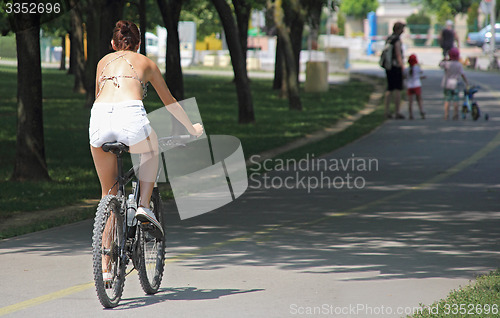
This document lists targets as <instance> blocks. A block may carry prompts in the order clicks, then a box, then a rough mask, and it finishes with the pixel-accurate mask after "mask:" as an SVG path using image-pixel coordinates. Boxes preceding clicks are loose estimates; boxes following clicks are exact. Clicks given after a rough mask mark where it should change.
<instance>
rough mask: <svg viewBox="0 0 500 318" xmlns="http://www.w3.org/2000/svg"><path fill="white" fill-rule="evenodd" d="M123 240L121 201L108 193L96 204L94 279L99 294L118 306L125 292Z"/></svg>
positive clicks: (107, 304) (106, 303) (104, 302)
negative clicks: (121, 247)
mask: <svg viewBox="0 0 500 318" xmlns="http://www.w3.org/2000/svg"><path fill="white" fill-rule="evenodd" d="M122 241H123V217H122V216H121V215H120V202H119V201H118V199H117V198H116V196H114V195H107V196H105V197H104V198H103V199H102V200H101V201H100V202H99V206H98V207H97V212H96V216H95V221H94V234H93V237H92V259H93V267H94V283H95V288H96V291H97V297H98V298H99V301H100V303H101V304H102V305H103V306H104V307H106V308H112V307H116V306H117V305H118V302H119V301H120V298H121V296H122V292H123V285H124V283H125V266H126V264H125V263H124V261H123V259H122V258H121V257H120V254H121V253H120V244H121V242H122ZM105 272H107V273H105ZM104 275H106V276H107V277H106V278H107V279H105V278H104V277H103V276H104Z"/></svg>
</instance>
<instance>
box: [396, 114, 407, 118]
mask: <svg viewBox="0 0 500 318" xmlns="http://www.w3.org/2000/svg"><path fill="white" fill-rule="evenodd" d="M396 119H405V116H403V115H402V114H400V113H397V114H396Z"/></svg>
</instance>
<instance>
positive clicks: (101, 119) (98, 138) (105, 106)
mask: <svg viewBox="0 0 500 318" xmlns="http://www.w3.org/2000/svg"><path fill="white" fill-rule="evenodd" d="M150 134H151V126H150V124H149V120H148V117H147V115H146V110H145V109H144V105H143V104H142V101H141V100H129V101H124V102H119V103H94V106H92V110H91V112H90V124H89V139H90V144H91V145H92V146H93V147H97V148H98V147H101V146H102V145H103V144H104V143H106V142H114V141H118V142H121V143H124V144H126V145H127V146H130V145H135V144H136V143H138V142H140V141H143V140H144V139H146V138H147V137H148V136H149V135H150Z"/></svg>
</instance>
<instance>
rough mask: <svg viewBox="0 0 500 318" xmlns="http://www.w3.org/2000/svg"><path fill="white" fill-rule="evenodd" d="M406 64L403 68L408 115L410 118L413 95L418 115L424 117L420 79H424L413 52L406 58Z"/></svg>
mask: <svg viewBox="0 0 500 318" xmlns="http://www.w3.org/2000/svg"><path fill="white" fill-rule="evenodd" d="M408 64H410V67H409V68H407V69H405V78H406V87H407V89H408V90H407V94H408V111H409V115H410V119H413V109H412V104H413V95H415V96H416V99H417V103H418V108H419V110H420V117H421V118H422V119H425V113H424V109H423V107H422V82H421V81H420V80H421V79H424V78H425V76H423V75H422V74H423V72H422V69H421V68H420V65H419V64H418V60H417V56H416V55H415V54H412V55H410V57H409V58H408Z"/></svg>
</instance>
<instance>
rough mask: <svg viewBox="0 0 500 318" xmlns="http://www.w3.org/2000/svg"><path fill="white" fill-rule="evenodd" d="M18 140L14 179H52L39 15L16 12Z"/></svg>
mask: <svg viewBox="0 0 500 318" xmlns="http://www.w3.org/2000/svg"><path fill="white" fill-rule="evenodd" d="M14 23H15V27H16V30H17V32H16V45H17V143H16V160H15V165H14V172H13V174H12V178H11V179H12V180H15V181H23V180H50V177H49V174H48V170H47V163H46V161H45V144H44V135H43V110H42V67H41V61H40V16H39V15H38V14H16V15H15V17H14Z"/></svg>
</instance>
